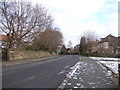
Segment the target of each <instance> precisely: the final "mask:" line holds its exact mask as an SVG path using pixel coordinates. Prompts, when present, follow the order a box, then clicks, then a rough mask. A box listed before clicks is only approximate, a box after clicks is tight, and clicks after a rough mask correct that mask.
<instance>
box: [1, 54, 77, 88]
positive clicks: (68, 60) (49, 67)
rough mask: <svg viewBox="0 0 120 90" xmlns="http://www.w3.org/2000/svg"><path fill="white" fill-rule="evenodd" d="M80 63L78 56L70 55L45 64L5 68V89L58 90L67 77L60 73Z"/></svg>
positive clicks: (38, 63)
mask: <svg viewBox="0 0 120 90" xmlns="http://www.w3.org/2000/svg"><path fill="white" fill-rule="evenodd" d="M78 61H79V58H78V56H71V55H68V56H62V57H59V58H55V59H51V60H48V61H44V62H35V63H30V64H23V65H18V66H12V67H5V68H3V88H57V87H58V86H59V85H60V84H61V83H62V81H63V79H64V78H65V76H66V74H65V73H61V74H60V72H61V71H62V70H64V69H65V67H66V66H68V65H69V66H70V67H72V66H73V65H74V64H75V63H77V62H78ZM66 73H67V72H66Z"/></svg>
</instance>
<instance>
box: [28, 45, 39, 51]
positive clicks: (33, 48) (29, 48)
mask: <svg viewBox="0 0 120 90" xmlns="http://www.w3.org/2000/svg"><path fill="white" fill-rule="evenodd" d="M26 50H32V51H39V48H35V47H32V46H28V47H26Z"/></svg>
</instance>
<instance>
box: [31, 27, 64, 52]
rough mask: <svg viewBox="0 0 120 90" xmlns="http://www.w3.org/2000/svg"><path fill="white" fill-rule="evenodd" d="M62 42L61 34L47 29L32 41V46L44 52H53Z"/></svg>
mask: <svg viewBox="0 0 120 90" xmlns="http://www.w3.org/2000/svg"><path fill="white" fill-rule="evenodd" d="M62 42H63V36H62V33H61V32H60V31H57V30H52V29H50V28H49V29H46V30H45V31H44V32H42V33H41V34H40V35H39V36H37V37H36V38H35V39H34V40H33V46H36V47H37V48H40V49H44V50H46V49H47V50H50V51H55V50H56V49H57V47H58V46H59V45H60V44H61V43H62Z"/></svg>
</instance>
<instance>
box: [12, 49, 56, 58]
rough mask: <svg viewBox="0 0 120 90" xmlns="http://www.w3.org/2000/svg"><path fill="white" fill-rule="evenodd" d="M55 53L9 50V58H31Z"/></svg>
mask: <svg viewBox="0 0 120 90" xmlns="http://www.w3.org/2000/svg"><path fill="white" fill-rule="evenodd" d="M55 55H56V54H55V53H52V54H50V53H49V52H47V51H29V50H10V60H19V59H33V58H41V57H49V56H55Z"/></svg>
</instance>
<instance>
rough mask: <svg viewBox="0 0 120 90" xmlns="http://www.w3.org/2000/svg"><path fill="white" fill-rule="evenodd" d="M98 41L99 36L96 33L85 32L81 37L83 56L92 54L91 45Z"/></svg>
mask: <svg viewBox="0 0 120 90" xmlns="http://www.w3.org/2000/svg"><path fill="white" fill-rule="evenodd" d="M97 39H98V35H97V34H96V33H95V32H94V31H90V30H88V31H85V32H84V33H83V35H82V37H81V42H80V52H81V53H82V54H85V53H90V52H91V45H92V42H93V41H96V40H97Z"/></svg>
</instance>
